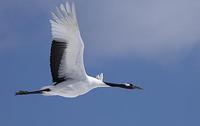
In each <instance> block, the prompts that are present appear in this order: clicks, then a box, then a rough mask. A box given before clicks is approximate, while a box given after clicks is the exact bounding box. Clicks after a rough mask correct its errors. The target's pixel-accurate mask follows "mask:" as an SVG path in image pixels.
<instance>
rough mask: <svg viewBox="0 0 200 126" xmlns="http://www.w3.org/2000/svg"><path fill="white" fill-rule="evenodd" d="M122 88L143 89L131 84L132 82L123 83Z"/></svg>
mask: <svg viewBox="0 0 200 126" xmlns="http://www.w3.org/2000/svg"><path fill="white" fill-rule="evenodd" d="M124 88H127V89H140V90H144V89H143V88H141V87H139V86H137V85H135V84H133V83H124Z"/></svg>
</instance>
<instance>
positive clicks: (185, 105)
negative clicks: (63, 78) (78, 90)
mask: <svg viewBox="0 0 200 126" xmlns="http://www.w3.org/2000/svg"><path fill="white" fill-rule="evenodd" d="M71 1H72V0H71ZM65 2H66V1H65V0H56V1H55V0H34V1H32V0H16V1H13V0H1V1H0V37H1V42H0V43H1V46H0V58H1V62H0V70H1V72H0V76H1V92H0V99H1V102H0V125H2V126H13V125H14V126H21V125H28V126H41V125H45V126H46V125H47V126H55V125H59V126H65V125H73V126H74V125H75V126H76V125H96V126H102V125H106V126H107V125H115V126H122V125H125V126H134V125H137V126H188V125H192V126H199V125H200V121H199V117H200V109H199V106H200V100H199V96H200V91H199V89H200V84H199V83H200V77H199V75H200V58H199V53H200V15H199V12H200V8H199V6H200V2H199V1H196V0H160V1H158V0H123V1H122V0H75V3H76V9H77V16H78V20H79V25H80V30H81V34H82V38H83V40H84V42H85V55H84V56H85V66H86V70H87V73H88V74H89V75H93V76H96V75H97V74H99V73H101V72H103V73H104V78H105V80H106V81H114V82H135V83H138V85H140V86H142V87H143V88H144V89H145V90H144V91H136V90H131V91H130V90H123V89H115V88H114V89H112V88H99V89H95V90H93V91H91V92H89V93H88V94H86V95H83V96H80V97H78V98H75V99H67V98H62V97H56V96H55V97H44V96H40V95H33V96H22V97H16V96H14V92H15V91H16V90H19V89H27V90H31V89H38V88H40V87H42V86H45V85H49V84H51V75H50V68H49V51H50V44H51V33H50V23H49V19H50V18H51V15H50V11H53V10H54V9H55V7H56V6H58V5H59V4H60V3H65Z"/></svg>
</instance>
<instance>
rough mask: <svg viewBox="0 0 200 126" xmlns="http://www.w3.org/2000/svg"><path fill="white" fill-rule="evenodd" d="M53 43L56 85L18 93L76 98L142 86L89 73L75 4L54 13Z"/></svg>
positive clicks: (52, 51)
mask: <svg viewBox="0 0 200 126" xmlns="http://www.w3.org/2000/svg"><path fill="white" fill-rule="evenodd" d="M52 18H53V19H52V20H50V23H51V33H52V39H53V41H52V45H51V56H50V67H51V74H52V80H53V84H52V85H50V86H45V87H42V88H41V89H40V90H37V91H18V92H16V95H26V94H42V95H45V96H54V95H58V96H63V97H68V98H74V97H77V96H80V95H83V94H85V93H87V92H89V91H90V90H92V89H94V88H98V87H119V88H125V89H142V88H141V87H139V86H136V85H135V84H131V83H108V82H105V81H103V74H102V73H101V74H100V75H97V76H96V78H95V77H91V76H88V75H87V73H86V71H85V67H84V62H83V52H84V43H83V41H82V38H81V35H80V31H79V26H78V22H77V18H76V12H75V6H74V3H72V6H71V7H70V5H69V3H68V2H67V3H66V7H65V6H64V5H63V4H61V5H60V7H59V8H56V12H55V13H52Z"/></svg>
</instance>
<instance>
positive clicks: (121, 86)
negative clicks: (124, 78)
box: [104, 82, 143, 90]
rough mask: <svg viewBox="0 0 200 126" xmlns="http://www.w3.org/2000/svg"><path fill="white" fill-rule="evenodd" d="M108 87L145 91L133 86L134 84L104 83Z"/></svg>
mask: <svg viewBox="0 0 200 126" xmlns="http://www.w3.org/2000/svg"><path fill="white" fill-rule="evenodd" d="M104 83H105V84H106V85H108V86H110V87H120V88H125V89H140V90H143V88H141V87H139V86H137V85H135V84H133V83H109V82H104Z"/></svg>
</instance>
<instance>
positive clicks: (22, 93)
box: [15, 88, 51, 95]
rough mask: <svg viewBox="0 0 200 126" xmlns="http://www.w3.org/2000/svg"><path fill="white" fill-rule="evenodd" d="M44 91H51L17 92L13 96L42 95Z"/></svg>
mask: <svg viewBox="0 0 200 126" xmlns="http://www.w3.org/2000/svg"><path fill="white" fill-rule="evenodd" d="M44 91H47V92H49V91H51V90H50V89H49V88H47V89H43V90H37V91H17V92H16V93H15V95H28V94H42V93H43V92H44Z"/></svg>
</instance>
